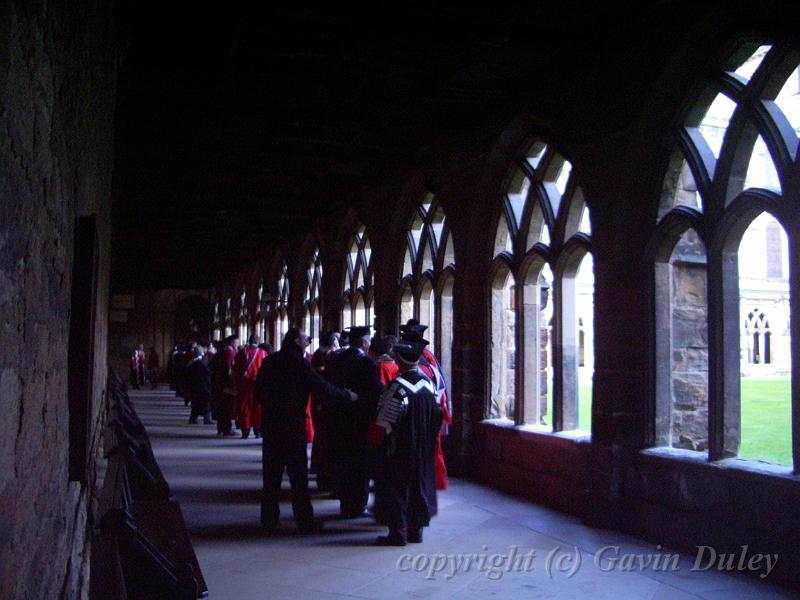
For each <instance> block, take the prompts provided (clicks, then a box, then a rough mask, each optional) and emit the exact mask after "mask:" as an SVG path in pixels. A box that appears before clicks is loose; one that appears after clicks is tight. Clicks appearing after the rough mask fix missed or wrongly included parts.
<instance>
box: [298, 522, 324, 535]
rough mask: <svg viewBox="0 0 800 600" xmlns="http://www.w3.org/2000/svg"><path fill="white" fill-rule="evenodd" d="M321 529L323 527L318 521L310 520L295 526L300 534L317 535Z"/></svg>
mask: <svg viewBox="0 0 800 600" xmlns="http://www.w3.org/2000/svg"><path fill="white" fill-rule="evenodd" d="M323 528H324V525H323V523H322V521H320V520H319V519H311V520H310V521H309V522H307V523H298V524H297V531H298V532H300V533H319V532H320V531H322V529H323Z"/></svg>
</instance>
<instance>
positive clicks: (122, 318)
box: [108, 310, 128, 323]
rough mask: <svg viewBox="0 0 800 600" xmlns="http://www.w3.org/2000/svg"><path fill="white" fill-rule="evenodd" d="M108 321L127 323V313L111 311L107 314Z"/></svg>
mask: <svg viewBox="0 0 800 600" xmlns="http://www.w3.org/2000/svg"><path fill="white" fill-rule="evenodd" d="M108 320H109V321H111V322H112V323H127V322H128V312H127V311H125V310H112V311H109V313H108Z"/></svg>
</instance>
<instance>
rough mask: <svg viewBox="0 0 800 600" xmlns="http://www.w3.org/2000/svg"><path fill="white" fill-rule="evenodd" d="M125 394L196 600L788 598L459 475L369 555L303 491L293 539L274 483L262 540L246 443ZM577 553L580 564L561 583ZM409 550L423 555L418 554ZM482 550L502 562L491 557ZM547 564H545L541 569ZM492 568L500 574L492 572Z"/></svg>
mask: <svg viewBox="0 0 800 600" xmlns="http://www.w3.org/2000/svg"><path fill="white" fill-rule="evenodd" d="M131 397H132V400H133V401H134V403H135V405H136V407H137V409H138V412H139V414H140V416H141V417H142V420H143V421H144V423H145V426H146V427H147V429H148V432H149V434H150V438H151V440H152V442H153V451H154V453H155V456H156V459H157V460H158V462H159V464H160V465H161V468H162V470H163V471H164V475H165V477H166V479H167V481H168V482H169V483H170V487H171V489H172V492H173V494H174V496H175V498H176V499H177V500H178V501H179V502H180V503H181V506H182V508H183V511H184V516H185V519H186V524H187V527H188V529H189V534H190V536H191V538H192V541H193V544H194V548H195V551H196V552H197V556H198V560H199V562H200V566H201V568H202V569H203V574H204V576H205V578H206V582H207V583H208V588H209V598H241V599H242V600H247V599H250V598H252V599H257V598H265V597H270V598H293V599H297V600H299V599H301V598H309V599H310V598H324V599H328V598H330V599H333V598H467V599H473V598H475V599H477V598H491V597H498V598H513V597H530V598H553V599H567V598H577V597H587V598H597V599H606V598H607V599H608V600H617V599H620V600H622V599H624V600H634V599H646V600H696V599H708V600H716V599H723V598H726V599H727V598H730V599H742V598H759V599H764V600H770V599H779V598H791V597H793V594H792V593H791V592H790V591H787V590H785V589H783V588H781V587H780V586H776V585H772V584H769V583H764V582H762V581H757V580H754V578H752V577H747V576H744V575H741V574H737V573H727V572H720V571H717V570H716V569H715V568H714V569H708V570H706V569H705V567H706V566H707V564H708V557H707V556H706V555H703V556H702V557H701V560H700V562H699V563H698V564H697V565H696V564H695V563H696V561H697V554H696V553H692V554H686V553H683V554H681V553H680V552H678V551H675V550H673V549H668V548H661V547H659V546H657V545H656V544H651V543H648V542H646V541H644V540H641V539H638V538H635V537H631V536H627V535H624V534H619V533H614V532H611V531H607V530H597V529H592V528H589V527H586V526H584V525H582V524H581V523H580V521H579V520H578V519H575V518H574V517H570V516H567V515H564V514H562V513H559V512H557V511H554V510H551V509H547V508H543V507H540V506H536V505H532V504H530V503H528V502H525V501H522V500H520V499H517V498H514V497H512V496H508V495H506V494H503V493H500V492H496V491H493V490H491V489H488V488H486V487H482V486H479V485H475V484H474V483H470V482H467V481H464V480H460V479H456V480H454V481H452V486H451V488H450V489H449V490H447V491H446V492H442V493H440V495H439V499H440V504H439V510H440V514H439V516H437V517H436V519H434V521H433V522H432V525H431V527H430V528H429V530H428V531H427V532H426V537H425V541H424V542H423V543H422V544H418V545H417V544H409V545H408V546H405V547H403V548H377V547H375V545H374V542H375V536H376V535H378V534H379V533H381V532H382V531H383V528H382V527H380V526H377V525H376V524H375V523H374V521H373V519H371V518H370V517H363V518H360V519H354V520H347V521H342V520H340V519H339V509H338V502H336V501H335V500H329V499H326V497H327V494H321V493H316V494H314V495H313V501H314V504H315V511H316V514H317V516H319V517H321V518H322V519H323V521H324V522H325V529H324V530H323V532H322V533H318V534H313V535H300V534H297V533H296V531H295V528H294V524H293V522H292V519H291V506H290V503H289V497H288V492H289V488H288V480H286V479H285V480H284V484H283V491H284V496H283V498H282V502H281V513H282V522H281V528H280V529H279V531H278V532H277V533H276V534H274V535H271V536H270V535H267V534H265V533H263V532H262V531H261V529H260V527H259V526H258V513H259V498H260V493H261V452H260V444H259V442H258V441H257V440H255V439H254V438H250V439H248V440H242V439H240V438H238V437H236V438H231V439H225V440H220V439H219V438H217V437H216V436H215V435H214V431H213V427H211V426H203V425H188V424H187V422H186V421H187V419H186V416H187V413H188V409H187V408H186V407H185V406H184V404H183V402H182V401H181V399H180V398H175V395H174V393H173V392H169V391H167V390H159V391H157V392H150V391H140V392H131ZM311 487H312V489H313V488H314V483H313V477H312V483H311ZM531 551H533V553H534V554H532V555H531V554H530V552H531ZM576 552H577V553H578V554H579V555H580V561H581V563H580V565H579V566H578V567H577V568H576V570H575V573H574V574H572V575H570V573H571V570H572V567H573V563H572V562H571V561H572V560H573V557H574V556H575V553H576ZM419 555H422V556H423V557H424V558H421V559H417V558H416V557H417V556H419ZM470 555H475V556H474V559H473V560H474V563H470V562H468V561H469V560H470V559H469V558H468V557H469V556H470ZM492 555H500V556H503V557H506V556H511V557H512V558H511V559H509V558H498V559H492V558H491V556H492ZM626 555H629V556H638V557H641V559H636V560H647V557H648V555H649V556H650V557H651V559H652V557H655V556H658V555H662V557H661V562H652V561H651V564H650V565H649V566H647V567H645V568H640V567H638V566H633V567H631V565H627V566H626V567H620V568H615V562H614V561H615V559H616V560H617V561H623V560H625V558H624V557H625V556H626ZM667 555H669V556H667ZM438 556H446V557H449V558H448V559H447V560H449V561H450V562H449V563H444V564H443V561H444V559H437V557H438ZM481 556H483V557H485V558H484V562H483V563H480V560H481ZM518 556H523V557H526V556H530V558H526V559H524V560H521V559H519V558H518ZM549 556H552V557H553V558H551V559H550V569H551V570H550V572H549V573H550V574H548V570H547V569H548V557H549ZM557 556H564V557H566V556H568V557H569V560H570V562H566V561H565V562H564V563H563V564H560V563H559V560H565V559H558V558H555V557H557ZM404 557H408V558H404ZM415 560H416V561H417V562H416V563H415V562H413V561H415ZM437 560H439V563H438V565H437V563H436V561H437ZM457 560H460V561H461V562H460V563H457V562H456V561H457ZM487 560H488V564H487V562H486V561H487ZM491 560H496V561H498V564H499V566H497V565H496V566H495V568H492V563H491ZM628 560H630V559H628ZM499 561H502V563H500V562H499ZM509 561H510V563H511V565H512V566H511V567H509V566H508V565H509ZM455 565H458V566H455ZM693 568H695V569H696V570H693ZM626 569H627V570H626ZM560 570H561V572H559V571H560Z"/></svg>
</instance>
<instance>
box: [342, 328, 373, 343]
mask: <svg viewBox="0 0 800 600" xmlns="http://www.w3.org/2000/svg"><path fill="white" fill-rule="evenodd" d="M345 331H346V332H347V333H349V334H350V339H351V340H354V339H356V338H360V337H364V336H365V335H370V334H371V333H372V327H370V326H369V325H357V326H355V327H348V328H347V329H345Z"/></svg>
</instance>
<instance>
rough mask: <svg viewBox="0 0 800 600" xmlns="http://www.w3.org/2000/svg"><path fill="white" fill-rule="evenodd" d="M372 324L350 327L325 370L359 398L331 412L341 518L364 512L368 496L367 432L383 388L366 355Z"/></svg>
mask: <svg viewBox="0 0 800 600" xmlns="http://www.w3.org/2000/svg"><path fill="white" fill-rule="evenodd" d="M370 332H371V327H369V326H359V327H350V328H349V330H348V331H347V332H346V333H348V335H349V338H350V344H349V347H348V348H347V349H345V350H341V351H339V352H337V353H335V354H333V355H332V356H331V357H330V361H329V364H328V366H327V367H326V370H325V376H326V378H327V379H328V380H329V381H330V382H331V383H333V384H335V385H337V386H339V387H343V388H348V389H351V390H353V391H354V392H355V393H356V394H358V397H359V400H358V402H355V403H353V404H347V405H340V406H338V407H337V409H336V410H335V412H334V414H332V415H331V423H330V424H331V431H335V432H336V435H335V436H334V437H333V439H331V440H330V442H331V451H332V455H333V466H334V469H333V470H334V486H335V493H336V494H337V495H338V496H339V509H340V512H341V516H342V518H345V519H352V518H356V517H360V516H362V515H363V514H364V509H365V508H366V506H367V499H368V497H369V479H368V476H369V450H368V448H367V436H368V431H369V428H370V424H371V423H372V422H373V421H374V419H375V415H376V414H377V408H378V398H380V395H381V393H382V392H383V389H384V388H383V384H382V383H381V380H380V375H379V371H378V365H377V364H376V363H375V361H374V360H372V358H370V356H369V355H368V351H369V346H370V341H371V335H370Z"/></svg>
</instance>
